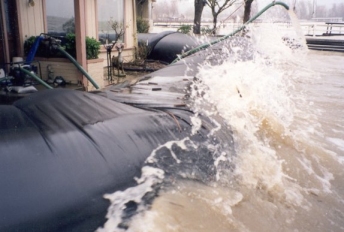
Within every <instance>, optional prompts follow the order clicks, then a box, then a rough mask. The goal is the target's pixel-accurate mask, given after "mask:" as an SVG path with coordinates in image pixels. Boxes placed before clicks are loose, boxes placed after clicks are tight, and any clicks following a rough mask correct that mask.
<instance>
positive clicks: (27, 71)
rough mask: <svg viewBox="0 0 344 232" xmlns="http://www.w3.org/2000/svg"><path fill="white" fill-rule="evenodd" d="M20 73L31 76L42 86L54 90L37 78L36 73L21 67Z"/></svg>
mask: <svg viewBox="0 0 344 232" xmlns="http://www.w3.org/2000/svg"><path fill="white" fill-rule="evenodd" d="M19 69H20V71H22V72H24V73H25V74H27V75H29V76H31V77H32V78H34V79H35V80H36V81H38V82H39V83H41V84H42V85H44V86H45V87H46V88H48V89H53V87H51V86H50V85H48V84H47V83H45V82H44V81H43V80H42V79H41V78H39V77H38V76H36V75H35V74H34V73H32V72H30V71H29V70H27V69H25V68H23V67H21V66H19Z"/></svg>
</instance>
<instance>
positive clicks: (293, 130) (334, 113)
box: [100, 16, 344, 231]
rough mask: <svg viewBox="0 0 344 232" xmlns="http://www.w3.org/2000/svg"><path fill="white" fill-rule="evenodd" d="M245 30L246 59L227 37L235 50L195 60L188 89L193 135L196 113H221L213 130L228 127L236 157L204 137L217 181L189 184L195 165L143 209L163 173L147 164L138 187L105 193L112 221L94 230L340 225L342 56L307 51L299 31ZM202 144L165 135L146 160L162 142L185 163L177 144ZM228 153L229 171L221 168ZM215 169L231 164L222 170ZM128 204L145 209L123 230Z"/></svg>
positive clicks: (183, 147) (183, 148) (343, 225)
mask: <svg viewBox="0 0 344 232" xmlns="http://www.w3.org/2000/svg"><path fill="white" fill-rule="evenodd" d="M293 17H294V16H291V18H293ZM249 36H250V38H249V41H250V43H251V44H252V47H253V50H254V52H253V55H252V56H250V57H252V58H251V59H247V60H242V59H240V58H239V57H238V56H239V55H238V54H239V53H240V51H241V52H245V51H244V49H243V47H242V46H240V44H239V45H237V44H235V45H234V44H231V42H229V44H228V45H229V48H223V49H222V50H223V51H224V52H226V51H229V50H230V51H231V53H230V54H228V58H227V59H225V60H223V61H222V62H221V64H219V65H216V66H212V65H209V64H204V65H203V66H201V67H200V68H199V72H198V74H197V79H196V81H195V82H194V83H193V84H192V89H195V91H192V92H191V93H190V94H191V98H192V109H193V110H194V112H195V116H194V117H192V119H191V121H192V122H193V124H194V128H193V131H192V133H193V134H195V133H196V131H197V130H199V129H200V127H201V126H200V122H201V119H200V118H199V115H206V116H208V117H209V118H211V119H212V120H213V122H214V123H217V122H218V119H219V118H222V119H223V121H224V122H225V124H226V125H227V126H223V124H222V123H219V122H218V127H217V130H219V131H226V130H228V127H230V129H231V130H232V131H233V140H234V149H235V156H234V155H233V156H231V157H229V155H230V154H233V152H232V151H227V150H226V146H222V147H216V146H215V145H212V144H211V143H209V144H205V145H204V146H205V147H206V148H207V149H208V150H211V153H212V158H215V159H214V160H215V161H213V162H214V163H213V165H214V166H215V167H216V170H215V171H213V170H211V171H209V172H206V174H209V173H214V172H215V174H214V176H216V178H212V179H210V181H209V180H208V181H206V182H203V181H194V179H193V177H194V176H193V175H194V174H193V171H194V170H193V171H192V172H191V174H188V175H187V174H185V176H184V177H185V178H184V179H174V180H173V181H171V180H169V185H168V186H165V187H164V188H163V189H162V190H160V192H159V196H158V197H156V198H155V199H154V200H153V202H152V204H151V206H150V207H149V209H148V208H147V207H143V206H142V205H140V203H141V200H142V198H144V197H143V196H145V195H146V194H147V192H149V191H152V190H153V189H154V187H152V186H156V185H160V184H161V183H163V182H164V181H166V176H165V175H164V171H165V170H164V171H163V170H161V166H159V165H157V166H155V167H150V168H148V167H145V168H144V169H143V170H144V172H143V176H142V177H141V178H140V179H139V180H138V183H139V184H138V187H134V188H130V189H127V190H125V191H124V192H116V193H114V194H112V195H111V196H110V195H109V196H108V198H109V199H111V201H112V202H113V204H112V207H111V210H109V215H108V217H109V218H110V220H109V221H108V223H107V224H106V225H105V227H104V228H102V229H100V231H343V230H344V186H343V184H342V180H341V179H342V178H343V177H344V171H343V170H344V169H343V165H344V152H343V147H344V144H343V143H344V141H343V139H342V138H343V136H344V118H343V116H342V114H341V111H342V109H343V108H344V103H343V102H344V101H343V100H344V99H343V98H344V94H343V93H344V92H343V91H344V70H343V68H342V66H341V65H342V62H344V56H341V55H338V54H331V55H326V54H323V53H314V52H310V51H308V50H307V48H306V45H305V43H304V41H303V40H304V38H300V34H298V32H295V31H287V32H285V31H284V30H281V29H280V28H277V27H275V26H274V25H271V24H269V25H266V26H264V25H260V26H259V27H250V32H249ZM325 60H328V61H329V62H327V61H325ZM324 77H325V78H324ZM212 133H216V132H212ZM209 140H211V137H210V138H209ZM228 143H230V141H228ZM198 146H199V144H196V143H194V142H192V141H191V140H190V138H185V139H184V140H182V141H171V142H169V143H167V144H164V145H161V146H160V147H159V148H157V150H155V151H154V152H153V153H152V155H151V157H150V158H149V159H148V160H147V164H149V163H155V164H159V162H162V161H159V159H157V158H156V155H157V154H158V151H161V150H162V149H163V148H165V150H170V153H169V154H170V155H169V156H170V160H171V162H174V163H176V164H178V165H181V164H183V162H185V161H183V160H181V159H179V158H178V157H176V154H175V152H174V151H175V150H176V147H177V148H178V151H179V152H187V151H189V150H195V149H196V152H194V153H190V154H192V155H196V154H197V152H198V153H200V152H204V151H205V150H204V149H199V147H198ZM188 154H189V153H188ZM165 158H166V157H165ZM209 160H211V159H209ZM228 160H229V161H230V162H231V163H233V164H234V166H235V167H234V168H233V166H230V167H231V168H229V166H227V165H224V166H221V163H222V162H223V161H228ZM175 167H177V168H178V167H179V166H175ZM221 169H230V170H229V171H228V172H223V173H222V174H221V175H219V173H221ZM145 170H146V171H145ZM147 170H149V172H148V171H147ZM174 170H175V169H174ZM147 173H148V174H147ZM199 175H200V176H202V175H204V173H201V174H199ZM196 176H197V173H196ZM195 180H199V179H197V178H195ZM160 186H161V185H160ZM128 196H129V198H128ZM128 201H135V203H136V204H139V207H143V208H141V210H139V212H138V213H137V214H135V215H134V216H132V218H131V219H130V221H129V222H127V227H125V228H124V227H122V229H121V228H118V227H117V226H118V224H119V223H120V220H121V219H119V217H120V216H118V215H122V212H123V210H124V209H125V208H126V203H127V202H128ZM111 218H112V219H111Z"/></svg>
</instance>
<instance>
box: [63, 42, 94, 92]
mask: <svg viewBox="0 0 344 232" xmlns="http://www.w3.org/2000/svg"><path fill="white" fill-rule="evenodd" d="M56 49H58V50H59V51H60V52H61V53H62V54H64V55H65V56H66V57H67V58H68V59H69V60H70V61H71V62H72V63H73V64H74V65H75V67H77V68H78V69H79V71H80V72H81V73H82V74H83V75H84V76H85V77H86V78H87V79H88V80H89V81H90V82H91V83H92V85H93V86H94V87H95V88H96V89H99V86H98V85H97V83H96V82H95V81H94V80H93V79H92V77H91V76H90V75H89V74H88V73H87V72H86V71H85V69H83V67H82V66H81V65H80V64H79V63H78V62H77V61H76V60H75V59H74V58H73V57H72V56H71V55H70V54H69V53H68V52H66V51H65V50H64V49H63V48H62V47H61V46H59V45H57V46H56Z"/></svg>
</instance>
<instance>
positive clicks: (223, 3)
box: [207, 0, 236, 34]
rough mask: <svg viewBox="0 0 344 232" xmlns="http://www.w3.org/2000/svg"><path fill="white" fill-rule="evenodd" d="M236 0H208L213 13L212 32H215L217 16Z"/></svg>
mask: <svg viewBox="0 0 344 232" xmlns="http://www.w3.org/2000/svg"><path fill="white" fill-rule="evenodd" d="M235 2H236V0H208V1H207V4H208V6H209V7H210V9H211V14H212V15H213V34H216V29H217V18H218V16H219V14H221V13H222V12H223V11H224V10H226V9H228V8H229V7H230V6H232V5H233V4H234V3H235Z"/></svg>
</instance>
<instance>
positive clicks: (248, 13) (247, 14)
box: [243, 0, 254, 23]
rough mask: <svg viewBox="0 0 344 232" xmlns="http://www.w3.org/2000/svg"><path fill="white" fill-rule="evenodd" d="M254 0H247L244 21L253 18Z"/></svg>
mask: <svg viewBox="0 0 344 232" xmlns="http://www.w3.org/2000/svg"><path fill="white" fill-rule="evenodd" d="M253 1H254V0H245V11H244V20H243V22H244V23H246V22H247V21H248V20H249V19H250V18H251V5H252V2H253Z"/></svg>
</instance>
